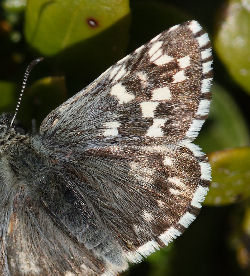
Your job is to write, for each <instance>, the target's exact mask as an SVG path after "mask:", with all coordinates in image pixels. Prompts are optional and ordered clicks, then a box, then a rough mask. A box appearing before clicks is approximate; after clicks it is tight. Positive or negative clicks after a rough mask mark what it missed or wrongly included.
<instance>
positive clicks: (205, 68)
mask: <svg viewBox="0 0 250 276" xmlns="http://www.w3.org/2000/svg"><path fill="white" fill-rule="evenodd" d="M212 63H213V62H212V61H208V62H205V63H203V64H202V73H203V74H206V73H208V72H209V71H211V70H212Z"/></svg>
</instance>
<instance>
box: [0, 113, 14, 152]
mask: <svg viewBox="0 0 250 276" xmlns="http://www.w3.org/2000/svg"><path fill="white" fill-rule="evenodd" d="M11 118H12V116H11V115H10V114H8V113H2V114H1V115H0V153H1V152H2V151H3V150H4V148H5V147H6V145H7V144H8V143H9V142H10V141H11V140H12V139H13V138H14V137H15V136H16V130H15V125H13V126H10V122H11Z"/></svg>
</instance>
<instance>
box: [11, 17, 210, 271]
mask: <svg viewBox="0 0 250 276" xmlns="http://www.w3.org/2000/svg"><path fill="white" fill-rule="evenodd" d="M211 63H212V56H211V49H210V44H209V39H208V36H207V34H206V33H205V32H204V31H203V30H202V28H201V27H200V25H199V24H198V23H197V22H196V21H189V22H186V23H184V24H182V25H177V26H174V27H172V28H171V29H169V30H167V31H165V32H163V33H161V34H159V35H158V36H157V37H155V38H154V39H152V40H151V41H150V42H148V43H147V44H145V45H143V46H142V47H140V48H138V49H137V50H136V51H134V52H133V53H132V54H130V55H128V56H126V57H125V58H124V59H122V60H120V61H119V62H117V63H116V64H115V65H114V66H112V67H111V68H109V69H108V70H106V71H105V72H104V73H103V74H102V75H101V76H100V77H99V78H98V79H97V80H95V81H94V82H93V83H92V84H90V85H89V86H88V87H86V88H85V89H84V90H82V91H80V92H79V93H77V94H76V95H75V96H74V97H72V98H70V99H69V100H68V101H66V102H65V103H63V104H62V105H61V106H59V107H58V108H56V109H55V110H54V111H52V112H51V113H50V114H49V115H48V116H47V117H46V119H45V120H44V121H43V123H42V125H41V128H40V135H38V136H36V137H33V139H32V148H33V150H34V151H35V152H36V153H38V154H39V156H40V158H43V160H45V161H46V162H44V167H46V169H45V170H44V171H45V173H44V176H42V177H40V178H39V179H32V183H35V185H34V187H32V188H33V189H34V190H35V191H36V197H37V198H38V199H39V200H37V199H34V198H33V197H31V196H30V194H25V193H24V196H23V198H25V205H24V207H23V208H21V209H20V210H17V211H16V212H15V213H16V216H15V217H13V218H12V228H11V231H10V232H9V233H8V235H7V236H8V239H10V240H11V241H12V240H14V239H16V245H17V247H16V248H17V249H16V251H15V249H14V248H10V249H7V250H9V251H8V254H10V256H12V257H13V259H14V260H15V261H14V262H12V264H10V267H11V271H13V273H14V272H16V271H18V270H19V271H20V270H21V268H20V267H21V265H22V266H25V265H26V267H25V268H26V269H27V267H28V268H29V270H28V271H29V273H31V272H32V273H33V272H35V269H38V270H39V271H38V272H37V274H36V275H44V273H45V274H47V275H67V276H70V275H75V274H77V275H78V274H80V275H100V274H102V275H116V274H117V273H118V272H120V271H123V270H125V269H127V267H128V262H138V261H140V260H141V259H142V257H143V256H147V255H149V254H151V253H152V252H154V251H155V250H156V249H159V248H160V247H162V246H164V245H167V244H168V243H169V242H171V241H172V240H173V239H174V238H176V237H177V236H179V235H181V233H182V232H183V231H184V230H185V228H187V227H188V226H189V224H190V223H191V222H192V221H193V220H194V219H195V217H196V215H197V214H198V211H199V209H200V207H201V202H202V201H203V200H204V197H205V195H206V193H207V191H208V185H209V182H210V166H209V164H208V163H207V157H206V156H205V155H204V154H203V153H202V152H201V151H200V149H199V147H198V146H196V145H194V144H192V141H193V140H194V139H195V138H196V136H197V135H198V132H199V130H200V128H201V126H202V124H203V122H204V120H205V119H206V117H207V114H208V110H209V104H210V98H211V95H210V92H209V89H210V82H211V80H212V72H211ZM41 156H42V157H41ZM33 178H34V177H33ZM22 192H23V191H22ZM20 204H22V203H20ZM27 227H30V228H32V229H33V230H32V231H35V235H33V236H29V234H28V233H29V231H26V229H27ZM52 229H54V231H55V233H57V232H58V236H55V235H54V234H53V233H52V232H53V231H52ZM64 241H65V242H64ZM27 243H28V244H33V245H32V246H30V247H28V249H27V248H26V247H25V246H23V244H27ZM22 246H23V247H22ZM17 251H18V252H19V251H20V252H23V254H24V256H26V259H25V258H21V259H20V256H21V257H22V255H20V256H19V255H18V254H17ZM9 252H11V253H9ZM11 254H12V255H11ZM28 256H32V259H34V260H35V261H34V262H35V266H34V267H33V270H32V266H31V264H30V260H29V258H28ZM39 257H40V258H39ZM18 258H19V259H20V260H21V261H20V262H19V263H18V261H17V260H19V259H18ZM61 263H62V264H63V265H60V264H61ZM53 264H54V265H53ZM48 267H52V268H51V269H48ZM34 274H35V273H34ZM29 275H33V274H29Z"/></svg>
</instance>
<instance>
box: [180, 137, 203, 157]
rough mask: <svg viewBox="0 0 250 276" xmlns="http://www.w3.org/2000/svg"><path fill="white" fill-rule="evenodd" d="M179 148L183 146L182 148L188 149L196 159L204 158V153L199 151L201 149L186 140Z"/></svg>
mask: <svg viewBox="0 0 250 276" xmlns="http://www.w3.org/2000/svg"><path fill="white" fill-rule="evenodd" d="M180 146H184V147H186V148H188V149H190V150H191V151H192V152H193V154H194V156H196V157H202V156H204V153H203V152H202V151H201V148H200V147H199V146H197V145H195V144H193V143H192V142H190V141H188V140H183V141H181V142H180Z"/></svg>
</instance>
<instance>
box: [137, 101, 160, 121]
mask: <svg viewBox="0 0 250 276" xmlns="http://www.w3.org/2000/svg"><path fill="white" fill-rule="evenodd" d="M158 104H159V103H157V102H142V103H140V106H141V110H142V117H144V118H148V117H149V118H154V111H155V109H156V108H157V106H158Z"/></svg>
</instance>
